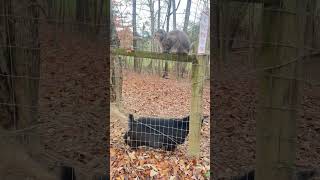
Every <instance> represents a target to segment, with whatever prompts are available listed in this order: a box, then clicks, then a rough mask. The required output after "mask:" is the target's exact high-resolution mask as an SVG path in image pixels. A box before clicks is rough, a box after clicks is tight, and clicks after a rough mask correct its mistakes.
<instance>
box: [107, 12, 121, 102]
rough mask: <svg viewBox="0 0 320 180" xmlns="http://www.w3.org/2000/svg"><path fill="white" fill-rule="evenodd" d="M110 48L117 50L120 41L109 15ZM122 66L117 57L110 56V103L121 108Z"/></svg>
mask: <svg viewBox="0 0 320 180" xmlns="http://www.w3.org/2000/svg"><path fill="white" fill-rule="evenodd" d="M111 47H115V48H119V47H120V39H119V37H118V35H117V32H116V29H115V24H114V22H113V21H112V15H111ZM122 81H123V77H122V64H121V60H120V58H119V56H111V61H110V101H111V102H116V103H117V105H118V106H121V100H122Z"/></svg>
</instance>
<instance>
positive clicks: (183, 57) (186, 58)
mask: <svg viewBox="0 0 320 180" xmlns="http://www.w3.org/2000/svg"><path fill="white" fill-rule="evenodd" d="M111 53H112V54H114V55H122V56H132V57H140V58H150V59H161V60H168V61H179V62H193V61H195V59H196V55H187V54H172V53H171V54H168V53H157V52H149V51H128V50H126V49H118V48H117V49H112V50H111Z"/></svg>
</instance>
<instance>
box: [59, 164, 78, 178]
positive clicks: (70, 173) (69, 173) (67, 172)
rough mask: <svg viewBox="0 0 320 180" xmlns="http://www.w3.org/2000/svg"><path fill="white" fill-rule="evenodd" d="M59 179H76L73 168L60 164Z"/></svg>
mask: <svg viewBox="0 0 320 180" xmlns="http://www.w3.org/2000/svg"><path fill="white" fill-rule="evenodd" d="M60 179H61V180H77V179H76V174H75V172H74V168H72V167H69V166H62V167H61V177H60Z"/></svg>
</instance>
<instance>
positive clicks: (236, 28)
mask: <svg viewBox="0 0 320 180" xmlns="http://www.w3.org/2000/svg"><path fill="white" fill-rule="evenodd" d="M217 2H218V3H217ZM279 2H282V1H279ZM263 3H264V1H256V2H252V1H241V2H240V1H238V2H235V1H233V2H230V1H228V2H227V1H215V2H214V3H213V6H212V9H213V17H212V18H213V19H214V20H215V22H216V23H214V24H212V26H213V30H214V32H213V36H212V37H211V38H213V42H214V43H215V44H213V46H214V48H215V53H214V54H213V55H211V56H212V57H213V59H214V61H213V62H214V64H213V66H211V67H212V68H213V69H212V70H211V73H212V74H211V77H212V78H211V80H212V81H211V83H212V85H213V88H214V90H213V93H212V94H213V98H214V101H213V102H212V103H213V105H214V107H213V111H214V113H213V120H214V128H212V132H211V134H213V147H214V148H212V149H211V151H212V152H211V155H212V156H213V157H212V159H213V162H212V168H213V170H212V174H213V178H214V179H235V180H236V179H243V180H245V179H247V180H252V179H255V175H256V171H255V169H256V166H258V164H259V163H260V165H261V162H257V156H259V155H258V154H257V152H256V148H257V147H259V145H261V141H260V140H261V139H256V138H261V136H258V135H259V134H262V133H265V136H267V135H269V136H268V137H270V139H271V137H274V138H275V139H279V141H278V142H279V144H281V143H288V144H291V145H292V150H294V148H296V153H295V154H294V155H293V157H295V158H293V159H294V166H293V167H292V166H289V164H290V163H288V164H286V162H285V161H284V158H285V157H288V154H287V155H284V154H281V153H282V152H283V149H281V147H278V148H279V149H280V150H279V149H277V148H276V147H275V146H272V145H271V146H270V148H271V147H272V148H273V151H274V153H275V154H277V153H278V157H279V159H275V160H274V162H273V163H274V164H272V165H270V166H272V167H273V168H274V169H276V170H278V172H281V171H282V170H283V169H286V170H287V172H290V171H294V173H293V174H294V175H293V177H292V178H293V179H312V178H318V177H319V162H320V161H319V157H320V156H319V151H318V149H319V148H318V147H319V144H318V142H316V141H314V139H313V138H316V137H318V136H319V133H318V131H317V129H318V124H319V122H318V121H319V106H318V103H319V93H318V91H319V78H318V77H319V74H318V73H317V72H316V71H315V68H316V67H317V68H318V67H319V62H320V61H319V57H318V50H319V46H318V45H316V44H317V43H316V42H318V41H319V38H318V31H316V29H318V28H319V26H318V24H317V21H318V20H317V19H318V18H317V16H318V15H317V14H318V13H319V11H318V10H317V9H318V7H317V8H316V7H314V8H315V9H312V8H311V7H312V6H313V5H311V4H312V3H315V4H318V3H319V2H318V1H308V2H305V4H304V3H302V2H299V3H301V4H298V5H296V4H294V5H292V6H290V8H291V9H284V7H286V8H287V7H288V6H285V5H284V4H285V2H282V3H283V4H281V5H279V4H277V3H275V4H263ZM296 7H297V8H296ZM295 8H296V9H295ZM300 8H301V9H300ZM303 8H306V9H303ZM268 15H269V16H272V17H273V20H271V21H272V22H271V21H270V23H269V24H268V25H267V24H266V21H267V20H268V19H267V18H268V17H266V16H268ZM288 17H289V18H292V19H295V20H292V19H291V20H292V21H291V22H292V24H294V23H296V22H299V25H297V26H295V27H296V29H294V30H292V31H286V32H284V31H285V30H283V29H282V28H288V26H290V25H288V24H289V23H288V22H289V21H290V20H287V21H286V22H283V21H282V22H283V23H282V24H281V23H279V21H281V18H283V19H285V18H288ZM276 23H278V26H277V27H276V26H274V24H276ZM292 24H291V25H292ZM292 27H293V25H292V26H291V28H292ZM312 29H313V30H312ZM302 31H303V32H304V33H301V32H302ZM292 32H293V33H292ZM267 33H269V35H270V36H269V37H273V38H274V39H273V40H270V39H269V40H266V38H265V37H266V36H267V35H266V34H267ZM290 33H291V34H290ZM290 35H291V39H290V38H289V37H290ZM294 37H297V38H296V39H297V40H293V39H294ZM281 38H282V39H281ZM301 40H304V42H301ZM261 47H263V49H261ZM272 47H274V49H275V50H274V51H272V50H269V52H270V53H273V56H267V54H266V53H265V52H264V53H263V50H267V49H268V48H269V49H271V48H272ZM261 53H262V54H261ZM277 53H278V54H277ZM266 57H269V59H268V60H269V61H268V62H269V63H268V62H267V63H265V64H263V59H266ZM279 57H281V58H279ZM275 59H277V60H278V61H275ZM265 62H266V61H265ZM297 67H299V68H301V70H302V71H299V70H298V71H296V73H292V74H290V75H289V74H287V73H288V72H292V71H291V70H290V69H292V68H296V69H299V68H297ZM262 77H264V78H265V79H268V81H265V83H266V84H265V86H264V87H265V90H266V91H267V90H270V92H272V93H273V94H267V95H266V94H264V95H265V97H259V94H260V93H261V92H262V91H261V82H263V80H262V79H263V78H262ZM286 83H289V84H291V85H292V86H290V87H288V89H290V88H292V89H295V87H299V88H298V89H297V91H296V92H294V91H293V90H292V91H289V92H288V93H289V94H291V95H293V94H295V95H294V96H292V97H293V98H292V99H291V100H288V101H287V102H283V103H279V102H280V101H281V99H286V98H287V97H286V96H285V95H284V94H282V95H281V92H282V93H283V92H286V91H285V90H283V89H282V90H281V88H279V87H281V84H286ZM294 84H295V85H297V86H293V85H294ZM266 91H265V92H266ZM289 96H290V95H289ZM295 96H296V97H300V99H296V100H295V98H294V97H295ZM289 99H290V98H289ZM295 101H297V103H296V104H295ZM261 111H263V112H269V115H270V116H268V115H266V114H264V116H265V117H266V118H269V120H267V119H265V122H269V124H272V123H275V124H276V123H277V122H275V121H273V120H272V119H277V116H276V115H275V114H276V113H283V114H285V113H288V114H291V115H292V116H291V117H292V119H291V120H292V121H289V122H285V121H283V120H284V119H285V118H284V117H285V116H282V117H283V118H282V119H281V118H280V119H277V120H278V122H280V121H282V122H283V123H288V124H290V125H291V124H292V123H293V124H295V125H296V126H295V127H296V129H294V130H292V132H294V133H293V134H292V136H289V137H286V136H285V135H284V134H285V133H284V132H285V131H286V129H281V128H278V127H276V130H273V131H272V130H270V131H267V130H264V129H261V124H260V129H258V123H259V122H260V123H261V122H263V121H261V118H262V117H263V116H262V115H261ZM257 113H260V116H259V114H257ZM271 114H272V115H273V116H272V115H271ZM294 119H296V120H294ZM259 120H260V121H259ZM282 125H283V124H282ZM290 125H289V126H288V128H291V127H290ZM279 127H280V126H279ZM282 128H284V126H283V127H282ZM295 133H296V135H294V134H295ZM266 134H267V135H266ZM265 140H266V139H265ZM258 141H260V144H259V142H258ZM267 141H268V140H266V141H264V142H267ZM260 152H261V150H260ZM264 152H266V151H264ZM269 152H270V151H269ZM282 157H283V162H282V163H281V158H282ZM310 157H312V159H311V158H310ZM266 164H267V162H266ZM260 167H261V166H260ZM282 172H283V171H282ZM260 173H261V172H260ZM282 175H283V174H282Z"/></svg>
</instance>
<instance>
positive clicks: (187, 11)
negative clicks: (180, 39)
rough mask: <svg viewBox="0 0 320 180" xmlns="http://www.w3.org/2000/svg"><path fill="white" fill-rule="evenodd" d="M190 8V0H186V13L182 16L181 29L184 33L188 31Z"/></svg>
mask: <svg viewBox="0 0 320 180" xmlns="http://www.w3.org/2000/svg"><path fill="white" fill-rule="evenodd" d="M190 9H191V0H188V1H187V7H186V14H185V16H184V24H183V31H184V32H186V33H187V32H188V25H189V17H190Z"/></svg>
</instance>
